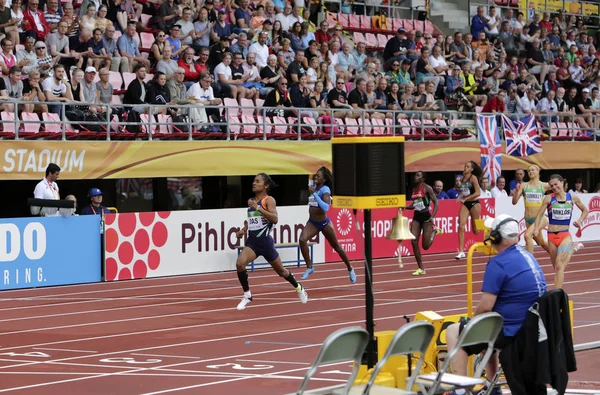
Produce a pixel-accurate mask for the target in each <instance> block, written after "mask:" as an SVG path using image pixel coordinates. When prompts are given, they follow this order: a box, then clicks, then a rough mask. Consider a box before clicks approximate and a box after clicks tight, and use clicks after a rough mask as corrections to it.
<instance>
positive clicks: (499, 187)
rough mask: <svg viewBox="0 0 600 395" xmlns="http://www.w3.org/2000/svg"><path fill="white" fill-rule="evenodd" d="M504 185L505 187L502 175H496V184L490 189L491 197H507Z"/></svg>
mask: <svg viewBox="0 0 600 395" xmlns="http://www.w3.org/2000/svg"><path fill="white" fill-rule="evenodd" d="M504 187H506V180H505V179H504V177H498V179H497V180H496V185H495V186H494V187H493V188H492V190H491V191H490V193H491V194H492V197H493V198H498V197H501V196H504V197H508V194H507V193H506V189H504Z"/></svg>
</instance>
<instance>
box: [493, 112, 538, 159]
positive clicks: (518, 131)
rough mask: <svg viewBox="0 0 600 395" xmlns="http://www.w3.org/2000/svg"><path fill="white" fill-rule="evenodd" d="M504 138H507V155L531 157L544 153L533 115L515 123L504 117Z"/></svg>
mask: <svg viewBox="0 0 600 395" xmlns="http://www.w3.org/2000/svg"><path fill="white" fill-rule="evenodd" d="M502 124H503V125H504V136H505V137H506V154H507V155H512V156H529V155H533V154H537V153H538V152H542V144H541V143H540V138H539V137H538V132H537V126H536V124H535V118H534V117H533V114H529V115H528V116H526V117H524V118H521V119H519V120H517V121H513V120H511V119H510V118H508V117H507V116H506V115H502Z"/></svg>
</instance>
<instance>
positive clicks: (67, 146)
mask: <svg viewBox="0 0 600 395" xmlns="http://www.w3.org/2000/svg"><path fill="white" fill-rule="evenodd" d="M542 147H543V149H544V151H543V152H542V153H539V154H536V155H534V156H530V157H525V158H520V157H514V156H507V155H503V161H502V169H503V170H514V169H516V168H519V167H524V166H527V165H528V164H530V163H535V164H537V165H539V166H540V167H541V168H542V169H589V168H596V169H598V168H600V144H598V143H594V142H572V143H570V142H556V143H552V142H544V143H543V145H542ZM405 149H406V152H405V163H406V171H410V172H414V171H417V170H423V171H428V172H431V171H460V170H462V168H463V166H464V163H465V161H467V160H474V161H476V162H479V160H480V154H479V144H478V143H475V142H473V143H464V142H407V143H405ZM502 149H503V150H505V148H504V147H503V148H502ZM0 161H1V166H0V169H1V170H0V179H1V180H37V179H40V178H41V177H43V175H44V171H45V170H46V166H48V163H50V162H53V163H57V164H58V165H59V166H60V167H61V169H62V172H61V178H62V179H71V180H74V179H75V180H76V179H99V178H154V177H192V176H233V175H254V174H256V173H259V172H265V173H268V174H312V173H313V172H315V171H316V169H318V168H319V167H320V166H328V167H330V168H331V143H329V142H328V141H262V142H254V141H238V142H234V141H192V142H174V141H173V142H171V141H162V142H159V141H157V142H142V141H140V142H99V141H73V142H70V141H67V142H60V141H0Z"/></svg>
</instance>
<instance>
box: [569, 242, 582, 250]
mask: <svg viewBox="0 0 600 395" xmlns="http://www.w3.org/2000/svg"><path fill="white" fill-rule="evenodd" d="M571 247H572V248H573V250H574V251H576V252H577V251H579V250H581V249H582V248H583V243H576V242H573V243H571Z"/></svg>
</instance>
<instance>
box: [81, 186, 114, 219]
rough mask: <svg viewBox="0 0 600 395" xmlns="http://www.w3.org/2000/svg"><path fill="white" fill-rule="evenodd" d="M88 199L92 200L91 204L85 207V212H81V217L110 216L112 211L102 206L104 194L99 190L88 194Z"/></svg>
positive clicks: (94, 189) (96, 189)
mask: <svg viewBox="0 0 600 395" xmlns="http://www.w3.org/2000/svg"><path fill="white" fill-rule="evenodd" d="M88 197H89V198H90V200H91V204H90V205H88V206H85V207H84V208H83V210H81V215H102V216H104V214H110V211H109V210H108V209H107V208H106V207H104V206H103V205H102V199H103V198H104V194H103V193H102V191H101V190H99V189H98V188H92V189H90V191H89V192H88Z"/></svg>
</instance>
